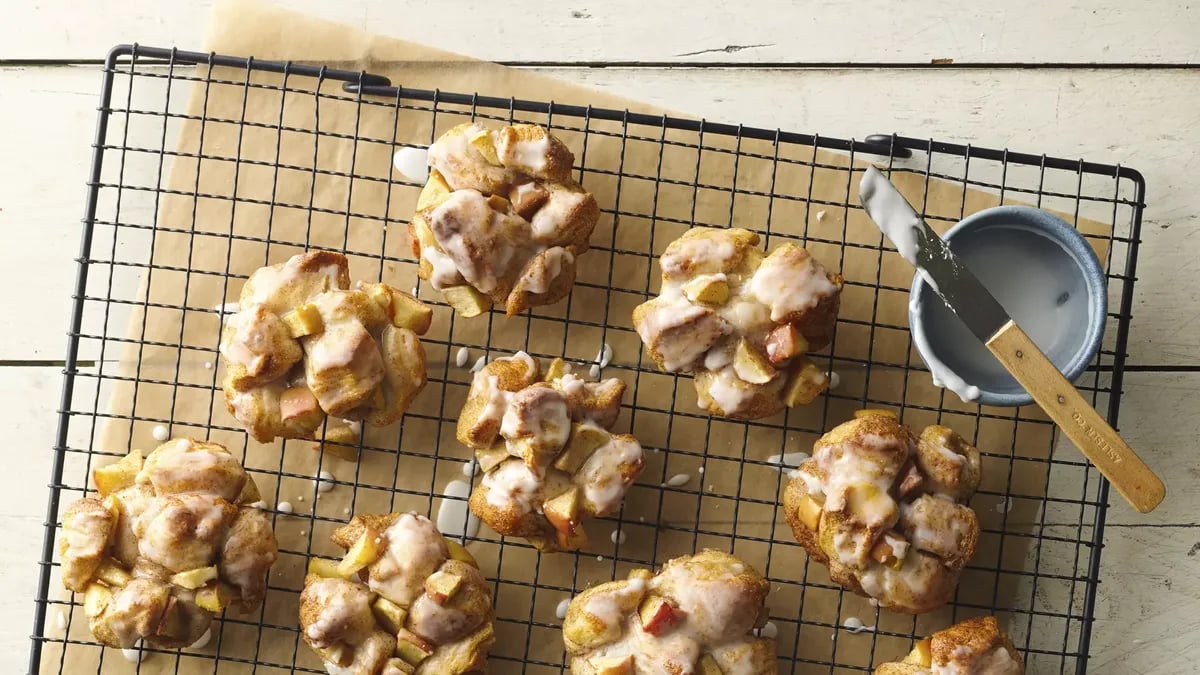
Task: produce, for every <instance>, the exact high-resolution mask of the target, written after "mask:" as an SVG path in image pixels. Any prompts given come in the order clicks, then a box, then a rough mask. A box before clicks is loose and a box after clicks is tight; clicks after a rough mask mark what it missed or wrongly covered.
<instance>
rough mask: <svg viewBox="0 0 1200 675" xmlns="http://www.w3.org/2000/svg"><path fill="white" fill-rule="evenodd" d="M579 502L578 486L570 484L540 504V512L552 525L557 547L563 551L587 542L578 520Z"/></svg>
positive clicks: (579, 546) (585, 533)
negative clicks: (567, 487) (563, 490)
mask: <svg viewBox="0 0 1200 675" xmlns="http://www.w3.org/2000/svg"><path fill="white" fill-rule="evenodd" d="M580 502H581V496H580V492H579V488H578V487H574V486H572V487H571V488H570V489H568V490H567V491H566V492H564V493H562V494H560V495H558V496H557V497H555V498H553V499H547V500H546V501H545V503H543V504H542V514H543V515H545V516H546V520H548V521H550V524H551V525H553V526H554V530H555V533H556V539H557V541H558V547H559V548H560V549H562V550H564V551H574V550H577V549H580V548H582V547H583V546H584V545H585V544H587V532H585V531H584V529H583V526H582V524H581V523H580V520H579V507H580Z"/></svg>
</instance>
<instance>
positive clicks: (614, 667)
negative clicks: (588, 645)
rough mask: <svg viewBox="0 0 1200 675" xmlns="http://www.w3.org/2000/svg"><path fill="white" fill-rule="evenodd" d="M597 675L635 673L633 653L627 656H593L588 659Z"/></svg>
mask: <svg viewBox="0 0 1200 675" xmlns="http://www.w3.org/2000/svg"><path fill="white" fill-rule="evenodd" d="M587 663H588V665H589V666H591V667H592V672H593V673H595V674H596V675H633V673H634V672H635V670H634V667H633V654H626V655H625V656H593V657H591V658H590V659H588V661H587Z"/></svg>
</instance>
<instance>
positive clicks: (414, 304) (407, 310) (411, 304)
mask: <svg viewBox="0 0 1200 675" xmlns="http://www.w3.org/2000/svg"><path fill="white" fill-rule="evenodd" d="M391 293H392V325H393V326H395V327H396V328H407V329H408V330H411V331H412V332H414V333H416V334H417V335H424V334H425V333H426V332H427V331H428V330H429V325H430V324H431V323H432V322H433V308H432V307H430V306H429V305H427V304H425V303H423V302H421V301H420V300H418V299H416V298H414V297H413V296H411V295H409V294H408V293H405V292H404V291H399V290H396V289H394V288H393V289H391Z"/></svg>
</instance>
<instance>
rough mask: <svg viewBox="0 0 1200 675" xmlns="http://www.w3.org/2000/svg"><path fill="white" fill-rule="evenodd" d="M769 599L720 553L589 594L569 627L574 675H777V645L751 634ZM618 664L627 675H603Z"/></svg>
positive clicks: (747, 570)
mask: <svg viewBox="0 0 1200 675" xmlns="http://www.w3.org/2000/svg"><path fill="white" fill-rule="evenodd" d="M769 592H770V584H769V583H768V582H767V580H766V579H764V578H763V577H762V575H760V574H759V573H758V572H757V571H756V570H754V569H753V568H752V567H750V566H749V565H747V564H745V563H743V562H742V561H740V560H738V559H737V558H735V557H733V556H732V555H729V554H728V553H725V552H722V551H714V550H704V551H701V552H700V553H697V554H696V555H693V556H683V557H681V558H676V559H674V560H671V561H669V562H668V563H667V564H666V565H665V566H664V567H663V569H662V571H661V572H659V573H658V574H657V575H652V574H651V573H650V572H649V571H648V570H641V569H638V570H634V571H632V572H631V573H630V574H629V577H628V578H627V579H624V580H620V581H613V582H609V583H605V584H600V585H598V586H594V587H592V588H589V589H587V590H585V591H583V592H582V593H580V594H579V595H577V596H576V597H575V598H573V599H572V600H571V603H570V605H569V606H568V607H567V614H566V618H565V619H564V620H563V643H564V645H565V646H566V649H567V654H568V655H569V656H570V660H571V672H572V673H575V674H577V675H592V674H594V673H600V672H628V673H658V672H667V673H691V672H695V673H701V672H703V673H710V672H738V673H747V674H749V675H767V674H769V673H770V674H773V673H775V672H776V668H777V665H776V660H775V641H774V640H773V639H767V638H756V637H755V636H754V635H753V634H752V631H753V629H754V628H756V627H758V626H761V625H762V624H763V623H764V622H765V621H766V606H765V600H766V597H767V594H768V593H769ZM614 660H615V661H616V663H614ZM735 663H736V664H737V668H736V670H735V669H733V668H734V666H733V664H735ZM618 664H619V665H621V666H623V667H625V668H627V669H628V670H614V671H607V670H602V665H604V666H608V667H615V666H616V665H618ZM713 668H716V669H717V670H715V671H714V670H713Z"/></svg>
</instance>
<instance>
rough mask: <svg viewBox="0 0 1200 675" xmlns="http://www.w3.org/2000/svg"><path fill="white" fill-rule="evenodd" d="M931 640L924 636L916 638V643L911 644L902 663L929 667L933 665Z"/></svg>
mask: <svg viewBox="0 0 1200 675" xmlns="http://www.w3.org/2000/svg"><path fill="white" fill-rule="evenodd" d="M930 643H931V640H930V639H929V638H925V639H924V640H918V641H917V644H915V645H913V650H912V651H911V652H909V653H908V656H906V657H904V663H909V664H912V665H916V666H921V667H922V668H929V667H930V666H932V665H933V650H932V649H931V645H930Z"/></svg>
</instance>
